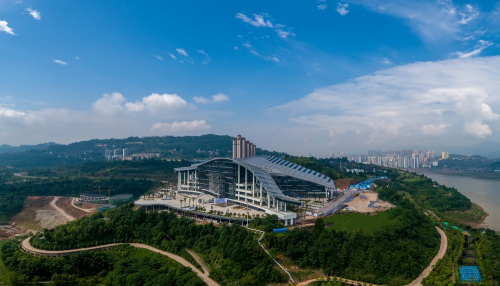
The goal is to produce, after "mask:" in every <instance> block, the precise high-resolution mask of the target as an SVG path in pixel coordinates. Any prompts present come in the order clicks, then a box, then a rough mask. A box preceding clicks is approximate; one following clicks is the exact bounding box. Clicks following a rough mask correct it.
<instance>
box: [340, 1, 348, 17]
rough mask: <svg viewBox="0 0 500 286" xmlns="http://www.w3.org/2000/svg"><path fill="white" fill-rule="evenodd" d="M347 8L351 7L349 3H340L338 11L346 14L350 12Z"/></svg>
mask: <svg viewBox="0 0 500 286" xmlns="http://www.w3.org/2000/svg"><path fill="white" fill-rule="evenodd" d="M347 8H349V4H342V3H338V5H337V12H338V13H339V14H340V15H342V16H345V15H347V13H349V10H347Z"/></svg>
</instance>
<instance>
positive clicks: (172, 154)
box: [0, 134, 284, 169]
mask: <svg viewBox="0 0 500 286" xmlns="http://www.w3.org/2000/svg"><path fill="white" fill-rule="evenodd" d="M124 148H127V149H128V153H129V155H132V154H139V153H159V154H161V157H163V158H167V159H168V158H172V159H174V158H175V159H185V160H192V159H207V158H213V157H231V156H232V155H231V152H232V149H233V144H232V137H231V136H228V135H213V134H207V135H201V136H178V137H177V136H162V137H159V136H153V137H142V138H139V137H129V138H122V139H92V140H87V141H81V142H75V143H71V144H68V145H62V144H56V143H45V144H38V145H21V146H19V147H14V146H9V145H0V150H1V151H0V168H1V167H14V168H19V169H36V168H52V167H55V166H60V165H73V164H78V163H81V162H83V161H85V160H105V157H104V154H105V150H107V149H108V150H115V149H118V150H117V152H118V154H120V155H121V154H122V150H123V149H124ZM257 154H258V155H278V156H282V155H284V153H279V152H274V151H267V150H263V149H261V148H257Z"/></svg>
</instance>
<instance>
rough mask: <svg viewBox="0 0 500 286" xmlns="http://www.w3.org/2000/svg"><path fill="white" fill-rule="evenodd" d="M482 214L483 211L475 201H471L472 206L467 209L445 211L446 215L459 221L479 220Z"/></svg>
mask: <svg viewBox="0 0 500 286" xmlns="http://www.w3.org/2000/svg"><path fill="white" fill-rule="evenodd" d="M484 214H485V211H484V210H483V209H481V208H480V207H479V206H478V205H477V204H475V203H472V208H471V209H470V210H468V211H465V212H448V213H446V215H447V216H449V217H450V218H452V219H455V220H457V221H459V222H474V221H481V218H482V217H483V215H484Z"/></svg>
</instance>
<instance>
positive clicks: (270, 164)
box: [235, 156, 335, 188]
mask: <svg viewBox="0 0 500 286" xmlns="http://www.w3.org/2000/svg"><path fill="white" fill-rule="evenodd" d="M235 160H237V161H240V162H242V163H245V164H247V165H250V166H253V167H257V168H261V169H264V170H266V171H267V172H268V173H278V174H284V175H287V176H290V177H294V178H298V179H302V180H306V181H311V182H314V183H316V184H319V185H322V186H325V187H327V188H335V184H334V182H333V180H332V179H331V178H329V177H327V176H325V175H323V174H321V173H318V172H316V171H313V170H311V169H308V168H306V167H302V166H300V165H297V164H295V163H292V162H290V161H286V160H283V159H281V158H279V157H273V156H254V157H249V158H244V159H235Z"/></svg>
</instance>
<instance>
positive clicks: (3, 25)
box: [0, 20, 15, 35]
mask: <svg viewBox="0 0 500 286" xmlns="http://www.w3.org/2000/svg"><path fill="white" fill-rule="evenodd" d="M0 32H5V33H7V34H11V35H15V34H14V30H12V28H11V27H9V23H7V21H4V20H1V21H0Z"/></svg>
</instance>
